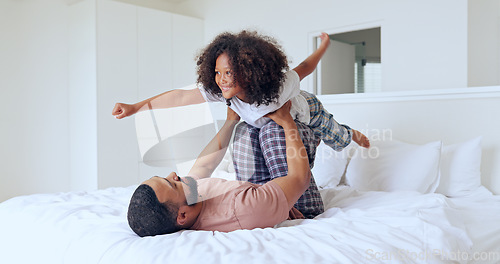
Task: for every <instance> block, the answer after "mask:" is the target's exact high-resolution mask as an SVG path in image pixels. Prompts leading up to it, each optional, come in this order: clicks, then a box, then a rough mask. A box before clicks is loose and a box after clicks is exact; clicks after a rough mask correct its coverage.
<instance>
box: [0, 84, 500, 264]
mask: <svg viewBox="0 0 500 264" xmlns="http://www.w3.org/2000/svg"><path fill="white" fill-rule="evenodd" d="M321 99H322V101H323V103H324V105H325V107H327V109H329V110H330V111H331V112H332V113H334V114H335V117H336V119H337V120H338V121H339V122H344V123H347V124H349V125H351V126H352V127H355V128H358V129H359V130H361V131H362V132H365V133H366V134H368V135H369V137H370V139H371V140H372V144H373V146H372V148H370V149H369V150H366V149H361V148H358V147H357V146H355V145H354V144H353V145H350V146H349V147H348V148H346V149H345V150H343V151H342V152H334V151H332V150H330V149H328V147H325V146H324V145H320V146H319V147H318V150H317V158H316V162H315V163H316V164H315V167H314V169H313V175H314V177H315V180H316V182H317V184H318V186H319V187H320V192H321V195H322V198H323V200H324V203H325V212H324V213H323V214H321V215H319V216H318V217H316V218H315V219H307V220H291V221H285V222H283V223H281V224H279V225H277V226H275V227H274V228H264V229H254V230H238V231H234V232H229V233H222V232H211V231H191V230H184V231H181V232H177V233H174V234H169V235H162V236H155V237H145V238H140V237H138V236H137V235H135V234H134V233H133V232H132V231H131V230H130V228H129V227H128V224H127V221H126V210H127V206H128V201H129V199H130V196H131V194H132V192H133V191H134V189H135V187H136V185H134V186H129V187H116V188H109V189H103V190H96V191H88V192H66V193H51V194H34V195H28V196H20V197H15V198H12V199H10V200H7V201H5V202H3V203H1V204H0V234H1V236H0V250H1V254H0V261H1V262H2V263H170V262H180V263H499V262H500V225H499V224H498V223H499V222H500V196H498V195H496V194H495V193H498V192H499V184H498V181H499V179H500V173H499V171H498V170H499V168H498V166H500V165H499V164H500V162H499V155H498V151H499V150H500V139H498V138H497V136H496V135H495V134H496V132H497V131H498V130H497V129H498V124H495V123H496V122H492V120H497V118H496V116H498V115H497V114H499V113H498V112H499V111H500V110H498V107H495V106H498V103H499V102H500V87H487V88H481V89H476V90H475V91H470V90H453V91H432V92H425V93H424V92H415V93H408V92H407V93H384V94H378V95H355V96H352V95H345V96H344V95H339V96H323V97H322V98H321ZM443 105H444V106H445V107H443ZM354 109H357V110H356V111H357V112H356V111H353V110H354ZM368 109H369V110H370V111H368ZM394 109H397V111H394ZM415 109H425V110H426V111H431V113H432V114H426V112H424V111H420V112H418V111H415ZM438 109H439V110H438ZM441 109H444V111H440V110H441ZM365 110H366V111H365ZM223 111H224V108H223V107H220V109H216V108H215V109H212V113H213V115H214V116H215V117H216V119H217V118H218V117H220V116H222V115H223ZM469 112H472V113H469ZM354 113H358V114H354ZM359 113H365V115H360V114H359ZM450 113H454V114H456V115H459V116H460V117H461V118H469V117H470V116H469V114H470V115H471V116H474V117H477V115H482V118H476V119H474V120H475V121H474V125H475V127H476V128H478V129H475V130H473V129H463V128H464V124H463V119H457V120H456V121H454V119H453V118H454V115H450ZM474 114H475V115H474ZM490 115H491V116H490ZM217 116H218V117H217ZM490 117H495V118H496V119H489V118H490ZM366 120H370V123H369V124H368V123H367V121H366ZM443 120H447V121H446V122H445V123H446V124H445V125H440V123H443ZM468 120H469V121H470V120H472V119H468ZM157 121H158V120H157ZM423 122H425V124H427V125H428V126H426V128H425V129H422V123H423ZM429 127H432V129H429ZM464 130H465V131H464ZM452 132H454V133H452ZM153 145H154V144H149V146H150V147H151V146H153ZM143 154H144V153H143ZM157 161H158V160H156V162H157ZM183 162H184V161H183ZM213 177H220V178H225V179H233V178H234V170H233V168H232V166H231V160H230V155H227V156H226V157H225V160H224V161H223V162H222V163H221V165H220V166H219V167H218V168H217V171H216V172H215V173H214V175H213Z"/></svg>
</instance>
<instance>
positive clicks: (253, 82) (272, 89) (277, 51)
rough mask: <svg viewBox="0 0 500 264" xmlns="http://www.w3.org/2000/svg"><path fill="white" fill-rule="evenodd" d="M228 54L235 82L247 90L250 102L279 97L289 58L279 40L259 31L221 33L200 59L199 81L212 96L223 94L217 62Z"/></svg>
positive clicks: (274, 99)
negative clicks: (216, 71) (216, 68)
mask: <svg viewBox="0 0 500 264" xmlns="http://www.w3.org/2000/svg"><path fill="white" fill-rule="evenodd" d="M223 53H225V54H226V55H227V56H228V57H229V64H230V67H231V70H232V74H233V78H234V80H235V82H236V83H237V84H238V85H239V86H240V87H241V88H242V89H243V90H244V91H245V99H246V102H247V103H249V104H256V105H257V106H259V105H261V104H264V105H269V104H270V103H272V102H275V101H276V100H277V99H278V96H279V91H280V87H281V85H282V84H283V82H284V80H285V72H286V71H287V70H288V61H287V58H286V55H285V53H284V52H283V50H282V48H281V46H280V45H279V44H278V42H277V41H276V40H275V39H274V38H272V37H269V36H264V35H260V34H259V33H257V32H255V31H246V30H244V31H241V32H240V33H237V34H233V33H229V32H224V33H221V34H219V35H218V36H217V37H215V39H214V40H213V41H212V43H210V44H209V45H208V46H207V47H206V48H205V49H204V50H202V51H201V53H200V55H199V56H198V60H197V66H198V68H197V71H198V80H197V82H198V84H201V85H203V87H204V89H205V90H206V91H207V92H209V93H211V94H212V95H215V96H219V97H222V92H221V90H220V89H219V87H218V86H217V83H216V82H215V62H216V60H217V58H218V57H219V56H220V55H221V54H223Z"/></svg>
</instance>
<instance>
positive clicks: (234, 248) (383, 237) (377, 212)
mask: <svg viewBox="0 0 500 264" xmlns="http://www.w3.org/2000/svg"><path fill="white" fill-rule="evenodd" d="M134 189H135V186H131V187H128V188H110V189H106V190H99V191H93V192H71V193H58V194H37V195H30V196H22V197H16V198H13V199H10V200H8V201H6V202H3V203H1V204H0V234H1V238H0V251H1V254H0V262H1V263H170V262H173V261H175V262H179V263H450V260H449V259H448V260H446V259H442V258H452V259H455V260H456V263H480V262H481V261H472V262H471V261H468V260H467V259H464V256H465V255H464V253H463V252H465V253H467V254H472V253H473V252H474V251H497V252H498V250H499V248H498V247H499V244H500V227H498V223H499V221H500V212H499V210H500V206H499V201H500V199H498V197H497V196H492V195H491V194H490V195H488V193H487V192H481V193H479V194H477V195H471V196H470V197H468V198H460V199H448V198H446V197H444V196H442V195H440V194H425V195H422V194H419V193H416V192H393V193H386V192H358V191H355V190H352V189H350V188H348V187H337V188H332V189H325V190H321V194H322V196H323V198H324V200H325V208H326V209H327V210H326V211H325V213H323V214H321V215H320V216H318V217H317V218H316V219H313V220H293V221H285V222H283V223H281V224H280V225H278V226H277V227H275V228H266V229H254V230H238V231H234V232H230V233H221V232H210V231H191V230H185V231H181V232H177V233H174V234H170V235H163V236H156V237H146V238H139V237H138V236H136V235H135V234H134V233H133V232H132V231H131V230H130V229H129V227H128V225H127V221H126V209H127V206H128V201H129V198H130V196H131V194H132V192H133V190H134ZM484 218H488V220H487V221H486V222H484V221H483V219H484ZM485 240H486V241H485ZM481 241H483V242H484V243H479V242H481ZM468 256H471V255H468ZM470 258H472V257H470ZM499 260H500V259H497V261H499ZM484 263H494V262H491V261H484Z"/></svg>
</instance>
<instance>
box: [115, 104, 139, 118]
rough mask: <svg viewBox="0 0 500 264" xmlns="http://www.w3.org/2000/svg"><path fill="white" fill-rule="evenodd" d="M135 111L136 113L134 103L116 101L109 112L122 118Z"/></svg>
mask: <svg viewBox="0 0 500 264" xmlns="http://www.w3.org/2000/svg"><path fill="white" fill-rule="evenodd" d="M135 113H137V109H136V108H135V106H134V105H130V104H123V103H116V104H115V107H114V108H113V111H112V112H111V114H112V115H114V116H115V118H116V119H122V118H124V117H127V116H131V115H133V114H135Z"/></svg>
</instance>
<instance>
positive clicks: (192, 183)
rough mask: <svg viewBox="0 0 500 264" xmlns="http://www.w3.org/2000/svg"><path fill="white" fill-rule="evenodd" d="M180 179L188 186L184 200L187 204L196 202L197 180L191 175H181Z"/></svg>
mask: <svg viewBox="0 0 500 264" xmlns="http://www.w3.org/2000/svg"><path fill="white" fill-rule="evenodd" d="M181 179H182V181H183V182H184V183H185V184H186V185H187V186H188V187H189V191H188V192H184V193H185V195H186V202H187V204H188V205H193V204H195V203H197V202H198V182H197V181H196V180H195V179H194V178H193V177H189V176H186V177H182V178H181Z"/></svg>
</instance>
